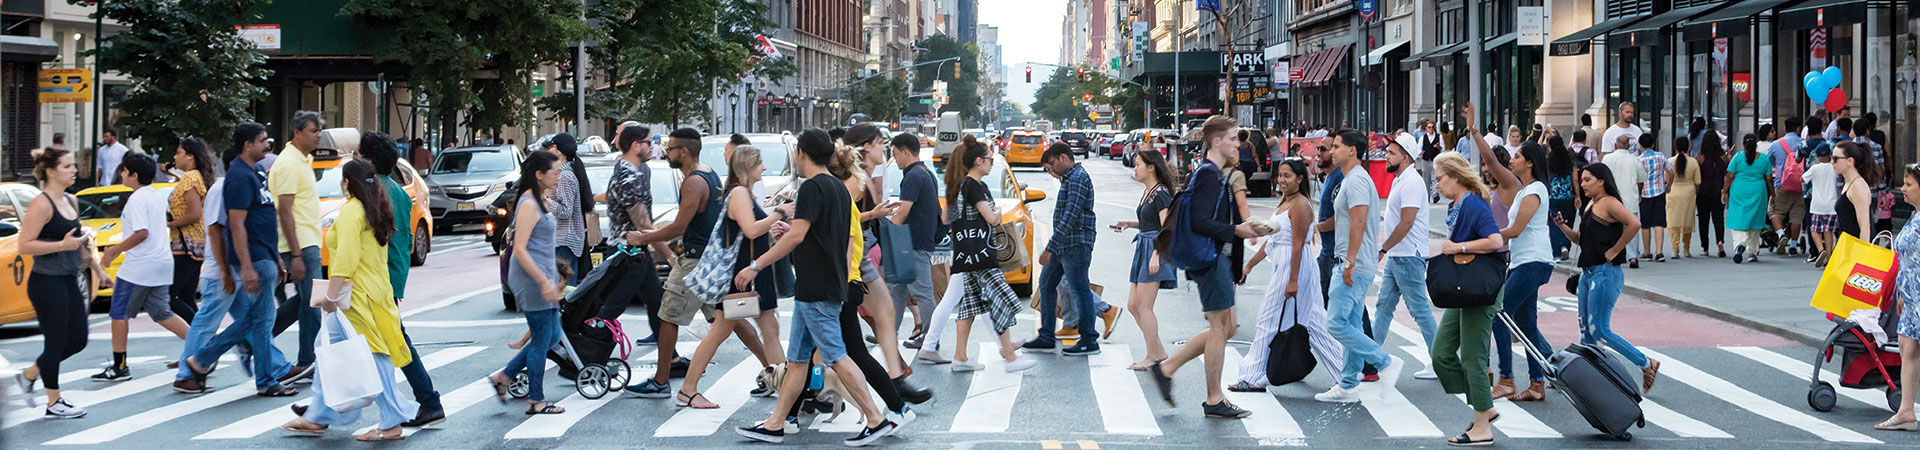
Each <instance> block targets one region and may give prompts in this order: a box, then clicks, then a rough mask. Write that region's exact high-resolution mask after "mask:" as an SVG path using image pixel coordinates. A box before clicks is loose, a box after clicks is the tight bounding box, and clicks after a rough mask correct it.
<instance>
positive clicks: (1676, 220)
mask: <svg viewBox="0 0 1920 450" xmlns="http://www.w3.org/2000/svg"><path fill="white" fill-rule="evenodd" d="M1700 134H1701V135H1713V134H1715V133H1714V131H1713V130H1706V131H1704V132H1702V133H1700ZM1689 148H1691V149H1692V151H1693V152H1694V153H1703V152H1704V151H1703V150H1701V149H1704V148H1707V147H1704V146H1694V145H1693V143H1692V141H1691V140H1689V139H1687V138H1686V137H1685V136H1677V137H1674V138H1673V157H1672V158H1667V161H1668V163H1667V165H1669V166H1671V167H1672V169H1668V170H1667V179H1668V180H1671V181H1672V182H1673V185H1672V186H1670V187H1668V188H1667V240H1668V241H1672V242H1673V243H1672V246H1673V257H1675V258H1692V257H1693V240H1692V239H1688V238H1689V237H1692V236H1689V235H1691V234H1693V225H1694V220H1693V216H1694V208H1696V207H1697V206H1696V205H1695V203H1696V202H1695V200H1694V198H1695V194H1696V193H1697V192H1699V191H1698V189H1697V188H1698V186H1699V185H1700V161H1699V160H1696V159H1694V158H1693V156H1692V155H1689V154H1687V152H1688V149H1689ZM1706 249H1707V248H1706V246H1701V247H1700V251H1702V252H1704V251H1706ZM1654 250H1655V251H1662V250H1663V249H1654Z"/></svg>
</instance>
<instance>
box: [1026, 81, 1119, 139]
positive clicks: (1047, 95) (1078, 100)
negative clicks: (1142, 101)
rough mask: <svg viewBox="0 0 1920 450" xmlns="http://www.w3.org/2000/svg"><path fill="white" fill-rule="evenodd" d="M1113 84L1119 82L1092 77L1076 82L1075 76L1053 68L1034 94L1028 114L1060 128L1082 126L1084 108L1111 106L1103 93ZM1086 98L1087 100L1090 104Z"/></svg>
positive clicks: (1109, 99) (1085, 118) (1085, 114)
mask: <svg viewBox="0 0 1920 450" xmlns="http://www.w3.org/2000/svg"><path fill="white" fill-rule="evenodd" d="M1116 84H1119V82H1116V81H1113V80H1109V79H1107V77H1105V76H1101V75H1097V74H1092V73H1089V74H1088V75H1087V81H1080V76H1079V74H1078V73H1076V72H1074V71H1071V70H1068V69H1066V68H1064V67H1058V68H1054V70H1053V75H1052V76H1049V77H1047V81H1045V82H1042V83H1041V84H1040V89H1038V90H1036V91H1034V93H1033V105H1032V107H1031V110H1032V113H1033V115H1035V116H1039V117H1040V118H1043V119H1047V120H1051V121H1053V122H1054V123H1056V124H1060V125H1061V126H1067V124H1072V123H1084V122H1086V121H1087V106H1088V105H1090V104H1091V105H1105V104H1112V103H1113V98H1112V97H1110V96H1108V95H1107V93H1108V92H1111V91H1112V90H1113V89H1112V88H1113V87H1114V85H1116ZM1088 96H1091V98H1092V100H1091V101H1089V100H1088Z"/></svg>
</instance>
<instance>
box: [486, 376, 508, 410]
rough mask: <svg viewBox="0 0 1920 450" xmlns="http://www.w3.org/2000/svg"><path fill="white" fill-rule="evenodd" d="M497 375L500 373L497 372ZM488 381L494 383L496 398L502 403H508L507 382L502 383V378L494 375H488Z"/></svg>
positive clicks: (494, 395)
mask: <svg viewBox="0 0 1920 450" xmlns="http://www.w3.org/2000/svg"><path fill="white" fill-rule="evenodd" d="M495 375H498V374H497V373H496V374H495ZM487 382H488V383H491V384H493V398H494V400H499V401H500V404H501V405H506V404H507V384H506V383H501V382H500V380H499V379H496V378H494V377H493V375H487Z"/></svg>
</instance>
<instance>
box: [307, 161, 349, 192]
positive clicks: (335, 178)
mask: <svg viewBox="0 0 1920 450" xmlns="http://www.w3.org/2000/svg"><path fill="white" fill-rule="evenodd" d="M317 172H320V180H319V181H315V182H313V190H314V191H315V192H317V193H319V194H320V198H340V197H345V196H346V194H342V193H340V167H338V166H335V167H330V168H326V169H320V170H318V171H317Z"/></svg>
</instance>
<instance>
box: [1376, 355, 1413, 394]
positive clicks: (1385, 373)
mask: <svg viewBox="0 0 1920 450" xmlns="http://www.w3.org/2000/svg"><path fill="white" fill-rule="evenodd" d="M1405 368H1407V361H1406V360H1404V359H1400V357H1398V356H1393V355H1387V366H1386V367H1381V368H1380V381H1385V382H1387V385H1388V386H1392V385H1395V384H1399V383H1400V369H1405Z"/></svg>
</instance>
